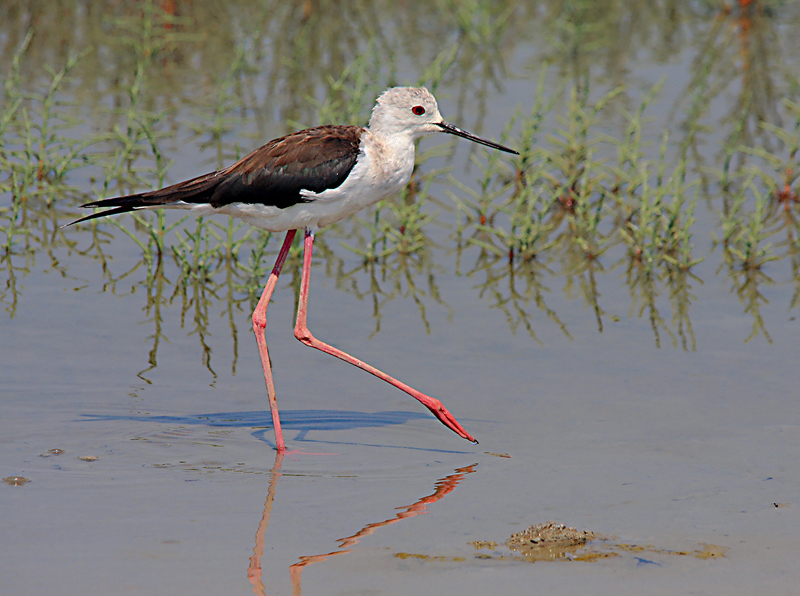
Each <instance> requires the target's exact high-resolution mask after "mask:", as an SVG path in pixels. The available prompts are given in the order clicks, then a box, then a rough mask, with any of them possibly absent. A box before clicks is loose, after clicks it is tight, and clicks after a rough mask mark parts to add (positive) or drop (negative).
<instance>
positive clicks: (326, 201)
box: [69, 87, 518, 452]
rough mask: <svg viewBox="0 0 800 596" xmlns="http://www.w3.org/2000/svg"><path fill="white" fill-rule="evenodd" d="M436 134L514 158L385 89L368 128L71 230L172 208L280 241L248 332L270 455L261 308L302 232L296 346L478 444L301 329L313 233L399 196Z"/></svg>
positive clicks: (448, 418)
mask: <svg viewBox="0 0 800 596" xmlns="http://www.w3.org/2000/svg"><path fill="white" fill-rule="evenodd" d="M437 132H446V133H449V134H453V135H456V136H459V137H463V138H465V139H469V140H470V141H474V142H476V143H480V144H482V145H486V146H487V147H492V148H493V149H499V150H500V151H505V152H507V153H513V154H515V155H516V154H518V153H517V152H516V151H514V150H513V149H509V148H508V147H503V146H502V145H498V144H497V143H493V142H491V141H487V140H485V139H481V138H479V137H476V136H475V135H473V134H471V133H468V132H466V131H463V130H461V129H460V128H457V127H455V126H453V125H452V124H449V123H447V122H445V121H444V120H443V119H442V117H441V115H440V114H439V107H438V105H437V103H436V99H435V98H434V97H433V95H431V93H430V92H429V91H428V90H427V89H425V88H414V87H394V88H392V89H388V90H387V91H384V93H383V94H382V95H381V96H380V97H379V98H378V101H377V103H376V104H375V107H374V108H373V110H372V117H371V118H370V121H369V126H368V127H367V128H363V127H360V126H318V127H316V128H309V129H307V130H301V131H299V132H295V133H292V134H290V135H287V136H285V137H281V138H279V139H275V140H273V141H270V142H269V143H267V144H266V145H264V146H262V147H259V148H258V149H256V150H255V151H253V152H252V153H250V154H249V155H246V156H245V157H243V158H242V159H240V160H239V161H237V162H236V163H235V164H233V165H232V166H229V167H227V168H224V169H222V170H218V171H216V172H212V173H210V174H205V175H203V176H198V177H197V178H192V179H191V180H187V181H185V182H179V183H178V184H173V185H172V186H167V187H165V188H161V189H159V190H153V191H150V192H144V193H139V194H135V195H128V196H124V197H117V198H113V199H104V200H101V201H94V202H92V203H87V204H85V205H81V206H82V207H112V209H108V210H106V211H101V212H97V213H93V214H92V215H88V216H86V217H84V218H81V219H78V220H76V221H74V222H72V223H73V224H75V223H79V222H82V221H86V220H89V219H93V218H95V217H104V216H106V215H115V214H118V213H126V212H128V211H136V210H139V209H159V208H175V209H189V210H191V211H192V212H193V213H195V214H196V215H208V214H211V213H223V214H227V215H232V216H234V217H239V218H241V219H243V220H244V221H246V222H248V223H249V224H251V225H254V226H256V227H259V228H262V229H264V230H268V231H270V232H287V233H286V238H285V239H284V241H283V245H282V246H281V249H280V252H279V253H278V259H277V261H276V263H275V267H274V268H273V270H272V273H271V274H270V276H269V279H268V280H267V284H266V287H265V288H264V293H263V294H262V295H261V299H260V300H259V301H258V305H257V306H256V309H255V311H254V312H253V330H254V331H255V334H256V341H257V342H258V351H259V354H260V356H261V365H262V367H263V369H264V380H265V381H266V384H267V393H268V395H269V407H270V410H271V412H272V420H273V423H274V427H275V441H276V446H277V449H278V451H280V452H283V451H285V450H286V447H285V444H284V441H283V433H282V432H281V423H280V418H279V416H278V404H277V401H276V399H275V387H274V384H273V382H272V371H271V368H270V362H269V353H268V351H267V341H266V337H265V328H266V324H267V306H268V305H269V301H270V297H271V296H272V292H273V290H274V289H275V285H276V284H277V281H278V275H280V272H281V268H282V267H283V264H284V262H285V261H286V256H287V255H288V253H289V247H290V246H291V244H292V241H293V240H294V237H295V234H296V232H297V230H298V229H300V228H305V244H304V253H303V276H302V282H301V285H300V300H299V304H298V308H297V323H296V325H295V329H294V335H295V337H296V338H297V339H299V340H300V341H301V342H303V343H304V344H306V345H308V346H311V347H313V348H317V349H318V350H322V351H323V352H325V353H327V354H331V355H332V356H336V357H337V358H340V359H342V360H344V361H345V362H349V363H350V364H352V365H354V366H357V367H359V368H361V369H363V370H365V371H367V372H369V373H372V374H373V375H375V376H376V377H378V378H380V379H383V380H384V381H386V382H387V383H389V384H391V385H394V386H395V387H397V388H398V389H401V390H403V391H405V392H406V393H408V394H409V395H410V396H412V397H413V398H415V399H417V400H418V401H419V402H421V403H422V405H424V406H425V407H426V408H428V409H429V410H430V411H431V412H432V413H433V415H434V416H436V418H438V419H439V420H440V421H441V422H442V423H443V424H444V425H445V426H447V427H448V428H450V429H451V430H453V431H454V432H455V433H456V434H457V435H459V436H460V437H463V438H465V439H467V440H469V441H472V442H473V443H477V441H476V440H475V439H474V438H473V437H472V435H470V434H469V433H468V432H467V431H466V430H464V428H463V427H462V426H461V425H460V424H459V423H458V421H457V420H456V419H455V418H454V417H453V415H452V414H450V412H448V411H447V408H445V407H444V405H442V403H441V402H440V401H439V400H438V399H434V398H432V397H430V396H428V395H425V394H424V393H420V392H419V391H417V390H416V389H412V388H411V387H409V386H408V385H406V384H404V383H401V382H400V381H398V380H397V379H394V378H392V377H390V376H389V375H387V374H385V373H383V372H381V371H379V370H378V369H377V368H375V367H373V366H370V365H369V364H366V363H365V362H362V361H361V360H359V359H357V358H354V357H353V356H350V355H349V354H346V353H345V352H342V351H341V350H338V349H336V348H334V347H333V346H330V345H328V344H326V343H323V342H321V341H319V340H318V339H317V338H315V337H314V336H313V335H311V332H310V331H309V330H308V326H307V325H306V318H307V314H308V287H309V281H310V276H311V254H312V249H313V245H314V232H315V230H317V229H319V228H321V227H323V226H326V225H329V224H332V223H334V222H336V221H339V220H340V219H342V218H344V217H347V216H348V215H352V214H353V213H355V212H356V211H358V210H360V209H363V208H364V207H368V206H369V205H372V204H374V203H376V202H378V201H379V200H381V199H384V198H387V197H390V196H392V195H394V194H396V193H398V192H399V191H400V190H401V189H402V188H403V187H404V186H405V184H406V183H407V182H408V181H409V179H410V178H411V172H412V170H413V168H414V141H416V140H417V139H419V138H421V137H424V136H426V135H430V134H433V133H437ZM69 225H71V224H69Z"/></svg>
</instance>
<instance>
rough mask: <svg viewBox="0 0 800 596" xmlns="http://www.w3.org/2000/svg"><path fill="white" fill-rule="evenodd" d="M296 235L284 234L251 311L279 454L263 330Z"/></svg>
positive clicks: (275, 404)
mask: <svg viewBox="0 0 800 596" xmlns="http://www.w3.org/2000/svg"><path fill="white" fill-rule="evenodd" d="M296 233H297V230H289V231H288V232H287V233H286V238H285V239H284V241H283V246H281V250H280V252H279V253H278V260H277V261H275V267H273V268H272V273H270V275H269V279H268V280H267V284H266V286H265V287H264V293H263V294H261V299H260V300H259V301H258V305H256V309H255V310H254V311H253V331H254V332H255V334H256V342H257V343H258V354H259V356H261V367H262V368H263V369H264V381H265V382H266V383H267V396H268V397H269V409H270V412H271V413H272V425H273V427H274V428H275V446H276V448H277V450H278V451H279V452H280V453H283V452H284V451H286V445H285V444H284V442H283V432H282V431H281V419H280V418H279V417H278V400H277V399H275V383H273V382H272V368H271V367H270V364H269V352H268V351H267V337H266V334H265V329H266V327H267V307H268V306H269V300H270V297H271V296H272V292H273V291H274V290H275V286H276V284H277V283H278V276H279V275H280V274H281V269H283V264H284V263H285V262H286V257H287V256H288V255H289V248H291V246H292V241H293V240H294V236H295V234H296Z"/></svg>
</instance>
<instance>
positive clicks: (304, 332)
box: [294, 327, 314, 346]
mask: <svg viewBox="0 0 800 596" xmlns="http://www.w3.org/2000/svg"><path fill="white" fill-rule="evenodd" d="M294 336H295V337H296V338H297V339H298V340H299V341H301V342H303V343H304V344H306V345H307V346H310V345H311V341H312V340H313V339H314V336H313V335H311V332H310V331H309V330H308V329H301V328H299V327H295V330H294Z"/></svg>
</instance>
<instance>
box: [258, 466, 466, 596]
mask: <svg viewBox="0 0 800 596" xmlns="http://www.w3.org/2000/svg"><path fill="white" fill-rule="evenodd" d="M282 465H283V453H281V452H280V451H278V452H277V454H276V456H275V465H274V466H273V467H272V470H271V471H270V481H269V488H268V490H267V500H266V502H265V503H264V513H263V514H262V516H261V522H260V523H259V524H258V530H256V545H255V548H254V549H253V556H252V557H250V565H249V567H248V569H247V576H248V577H249V578H250V583H252V584H253V591H254V592H255V594H256V595H257V596H265V595H266V588H265V587H264V583H263V581H262V580H261V558H262V557H263V555H264V536H265V534H266V531H267V525H268V524H269V518H270V515H271V514H272V505H273V503H274V501H275V492H276V490H277V486H278V478H280V477H281V475H282V472H281V466H282ZM477 465H478V464H472V465H471V466H466V467H463V468H457V469H456V470H455V471H454V472H453V473H452V474H450V475H448V476H445V477H444V478H440V479H439V480H437V481H436V484H435V487H436V488H435V489H434V491H433V492H432V493H431V494H430V495H427V496H424V497H422V498H420V499H418V500H417V501H416V502H414V503H412V504H411V505H406V506H401V507H397V508H396V509H399V510H400V511H399V512H398V513H397V514H395V515H394V516H393V517H391V518H389V519H387V520H384V521H380V522H375V523H371V524H367V525H366V526H364V527H363V528H361V529H360V530H359V531H358V532H356V533H355V534H353V535H352V536H348V537H347V538H340V539H339V540H338V541H337V542H338V543H339V546H338V549H337V550H333V551H331V552H328V553H323V554H318V555H308V556H301V557H300V561H299V562H297V563H295V564H294V565H292V566H291V567H289V576H290V578H291V581H292V596H300V589H301V587H300V579H301V578H300V576H301V573H302V572H303V569H304V568H305V567H307V566H308V565H311V564H312V563H318V562H320V561H325V560H327V559H329V558H330V557H335V556H338V555H344V554H347V553H349V552H350V550H347V549H349V548H350V547H352V546H355V545H356V544H358V543H359V541H360V540H361V539H362V538H364V537H365V536H369V535H370V534H372V533H373V532H375V530H377V529H378V528H382V527H384V526H390V525H392V524H395V523H397V522H399V521H402V520H404V519H408V518H410V517H415V516H417V515H420V514H422V513H426V512H427V508H428V505H431V504H433V503H436V502H437V501H440V500H441V499H443V498H444V497H445V496H446V495H448V494H450V493H451V492H452V491H453V490H454V489H455V488H456V486H458V485H459V484H460V483H461V481H462V479H463V478H464V476H466V475H467V474H472V473H473V472H474V471H475V466H477Z"/></svg>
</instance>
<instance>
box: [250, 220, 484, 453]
mask: <svg viewBox="0 0 800 596" xmlns="http://www.w3.org/2000/svg"><path fill="white" fill-rule="evenodd" d="M313 248H314V232H313V231H311V230H308V229H307V230H306V236H305V244H304V249H303V279H302V281H301V282H300V303H299V304H298V306H297V324H296V325H295V327H294V336H295V337H296V338H297V339H299V340H300V341H301V342H303V343H304V344H306V345H307V346H311V347H312V348H317V349H318V350H322V351H323V352H325V353H326V354H330V355H331V356H336V357H337V358H340V359H342V360H344V361H345V362H349V363H350V364H352V365H353V366H357V367H358V368H360V369H362V370H365V371H367V372H368V373H372V374H373V375H375V376H376V377H378V378H379V379H383V380H384V381H386V382H387V383H389V384H390V385H394V386H395V387H397V388H398V389H400V390H402V391H405V392H406V393H408V394H409V395H410V396H411V397H413V398H414V399H416V400H417V401H419V402H420V403H421V404H422V405H423V406H425V407H426V408H428V409H429V410H430V411H431V413H432V414H433V415H434V416H436V417H437V418H438V419H439V420H440V421H441V422H442V424H444V425H445V426H446V427H448V428H449V429H451V430H452V431H453V432H455V433H456V434H457V435H458V436H459V437H462V438H464V439H467V440H468V441H472V442H473V443H477V442H478V441H476V440H475V439H474V437H473V436H472V435H470V434H469V433H468V432H467V431H466V430H464V427H462V426H461V425H460V424H459V423H458V421H457V420H456V419H455V417H454V416H453V415H452V414H451V413H450V412H448V411H447V408H445V407H444V406H443V405H442V402H440V401H439V400H438V399H434V398H433V397H430V396H428V395H425V394H424V393H420V392H419V391H417V390H416V389H413V388H411V387H409V386H408V385H406V384H405V383H401V382H400V381H398V380H397V379H395V378H393V377H390V376H389V375H387V374H386V373H384V372H381V371H379V370H378V369H377V368H375V367H374V366H370V365H369V364H367V363H365V362H362V361H361V360H359V359H358V358H354V357H353V356H351V355H350V354H347V353H345V352H342V351H341V350H338V349H336V348H334V347H333V346H330V345H328V344H326V343H323V342H321V341H320V340H318V339H317V338H316V337H314V336H313V335H311V332H310V331H309V330H308V325H307V324H306V321H307V318H308V286H309V282H310V280H311V253H312V251H313ZM265 370H266V369H265Z"/></svg>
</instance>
